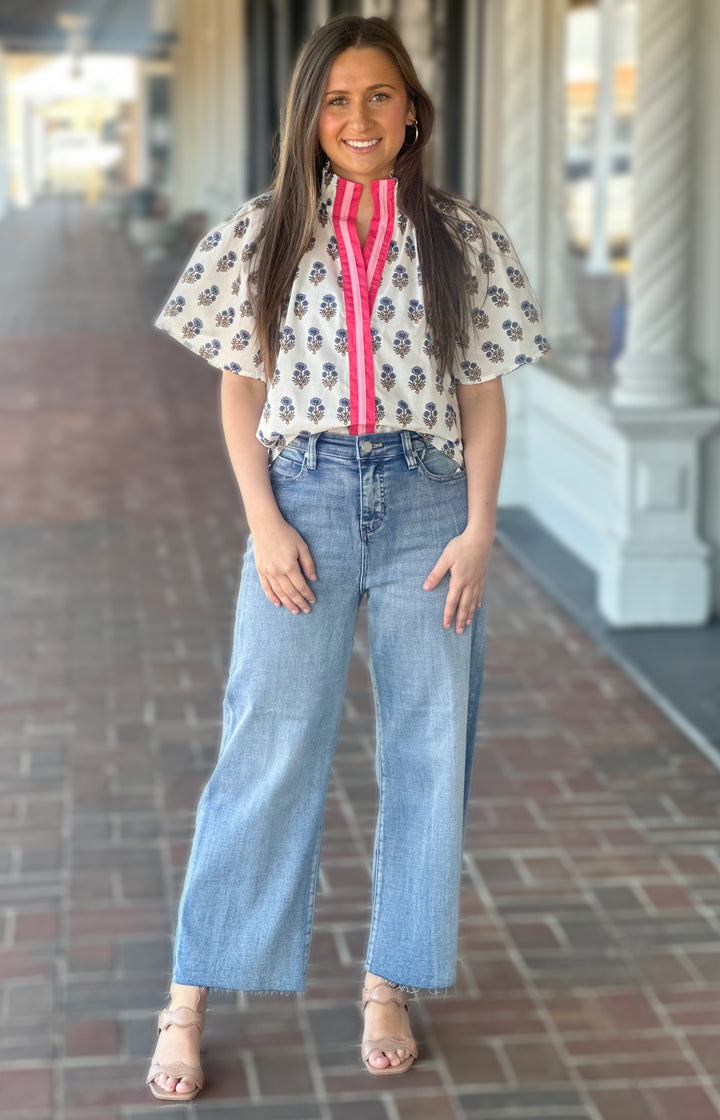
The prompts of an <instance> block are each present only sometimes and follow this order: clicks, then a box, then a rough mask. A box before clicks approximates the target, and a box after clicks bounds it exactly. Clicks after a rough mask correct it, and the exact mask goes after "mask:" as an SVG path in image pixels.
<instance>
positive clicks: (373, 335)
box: [370, 327, 382, 354]
mask: <svg viewBox="0 0 720 1120" xmlns="http://www.w3.org/2000/svg"><path fill="white" fill-rule="evenodd" d="M370 345H371V346H372V352H373V354H377V352H378V350H379V349H380V347H381V346H382V339H381V338H380V332H379V330H378V329H377V327H371V328H370Z"/></svg>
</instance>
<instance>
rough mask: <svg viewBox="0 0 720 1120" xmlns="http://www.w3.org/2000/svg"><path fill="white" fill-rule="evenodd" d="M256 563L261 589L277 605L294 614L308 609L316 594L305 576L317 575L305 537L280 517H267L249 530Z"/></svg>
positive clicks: (308, 610) (315, 577) (313, 576)
mask: <svg viewBox="0 0 720 1120" xmlns="http://www.w3.org/2000/svg"><path fill="white" fill-rule="evenodd" d="M252 534H253V550H254V553H255V567H256V569H257V573H258V576H259V577H260V583H261V585H262V589H263V591H264V592H265V594H266V595H267V597H268V599H269V600H270V602H271V603H274V604H275V606H276V607H280V606H286V607H287V609H288V610H289V611H292V613H293V614H299V613H300V611H303V612H304V613H305V614H309V613H310V607H309V606H308V603H314V602H315V596H314V595H313V593H312V590H311V588H310V587H309V586H308V584H307V581H306V578H305V577H307V579H317V573H316V572H315V565H314V563H313V558H312V556H311V555H310V549H309V548H308V546H307V545H306V543H305V541H304V539H303V538H302V537H301V536H300V534H299V533H298V531H297V529H295V528H294V527H293V526H292V525H291V524H290V523H289V522H288V521H286V520H285V519H284V518H283V517H280V518H277V519H275V518H273V519H272V521H270V522H268V521H267V520H266V521H265V523H264V524H263V525H262V527H261V528H259V527H258V526H257V525H256V526H255V527H254V528H253V530H252Z"/></svg>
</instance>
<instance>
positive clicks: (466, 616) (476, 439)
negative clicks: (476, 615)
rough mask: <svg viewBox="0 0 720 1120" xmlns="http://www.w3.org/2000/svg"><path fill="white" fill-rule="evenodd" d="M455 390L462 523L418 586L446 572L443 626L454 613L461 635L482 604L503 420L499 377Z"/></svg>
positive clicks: (502, 446)
mask: <svg viewBox="0 0 720 1120" xmlns="http://www.w3.org/2000/svg"><path fill="white" fill-rule="evenodd" d="M455 388H456V392H457V402H458V409H459V411H460V423H461V426H462V438H463V456H464V459H465V469H466V471H467V487H468V521H467V526H466V528H465V530H464V531H463V532H462V533H461V534H460V535H459V536H457V537H453V538H452V540H451V541H449V542H448V543H447V545H446V546H445V548H444V549H443V551H442V552H441V554H440V556H439V558H438V561H437V563H436V564H435V566H434V568H433V569H432V571H431V572H429V574H428V576H427V579H426V580H425V583H424V584H423V587H424V588H425V589H426V590H428V591H432V589H433V588H434V587H436V586H437V584H438V583H439V582H440V580H441V579H442V578H443V576H444V575H445V573H446V572H447V571H448V570H449V571H450V587H449V589H448V593H447V598H446V600H445V610H444V612H443V626H444V627H445V629H447V628H448V627H449V626H451V625H452V620H453V615H454V614H455V611H456V610H457V620H456V624H455V629H456V632H457V633H458V634H462V632H463V628H464V626H466V625H469V624H470V623H471V622H472V616H473V610H474V608H475V607H476V606H478V607H479V606H480V604H481V602H482V594H483V587H484V585H485V576H486V574H487V568H488V563H489V561H490V550H491V549H492V543H493V540H494V538H495V519H496V516H497V500H498V491H499V489H500V476H501V474H502V465H503V456H504V454H505V435H506V428H507V419H506V413H505V396H504V394H503V388H502V380H501V378H499V377H496V378H493V380H491V381H486V382H485V383H482V382H480V383H478V384H477V385H464V384H456V387H455Z"/></svg>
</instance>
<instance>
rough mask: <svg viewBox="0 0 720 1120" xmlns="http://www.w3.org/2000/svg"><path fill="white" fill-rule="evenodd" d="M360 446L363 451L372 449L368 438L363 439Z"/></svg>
mask: <svg viewBox="0 0 720 1120" xmlns="http://www.w3.org/2000/svg"><path fill="white" fill-rule="evenodd" d="M360 447H361V448H362V450H363V451H372V442H371V441H370V440H369V439H364V440H363V441H362V443H361V444H360Z"/></svg>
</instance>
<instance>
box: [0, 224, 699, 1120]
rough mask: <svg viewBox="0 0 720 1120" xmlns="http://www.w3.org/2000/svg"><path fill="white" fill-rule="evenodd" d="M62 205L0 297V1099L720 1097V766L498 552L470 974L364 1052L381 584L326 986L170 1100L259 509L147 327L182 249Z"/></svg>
mask: <svg viewBox="0 0 720 1120" xmlns="http://www.w3.org/2000/svg"><path fill="white" fill-rule="evenodd" d="M56 221H57V213H56V211H54V210H53V207H51V206H45V207H44V208H43V209H42V210H41V211H35V212H31V213H28V214H25V215H22V216H20V217H15V218H13V219H12V220H11V221H10V222H8V223H6V224H5V225H4V226H0V253H2V254H3V259H7V255H8V253H10V252H11V251H12V249H13V246H16V245H17V244H19V243H22V244H23V247H24V251H25V253H26V254H27V255H26V256H25V258H24V264H23V269H24V275H23V284H24V285H25V286H24V290H23V291H22V293H20V294H18V292H17V290H13V293H12V295H11V296H10V295H9V294H8V290H7V288H6V289H5V295H6V296H8V298H7V299H6V300H5V302H4V303H3V304H2V319H1V320H0V341H1V344H2V354H3V373H2V400H1V402H0V470H1V471H2V475H3V481H4V486H3V488H2V492H1V493H0V632H1V633H2V635H3V642H2V648H3V653H2V663H1V666H0V690H1V691H0V717H1V718H0V745H1V747H2V751H1V752H0V778H1V781H2V786H1V789H2V792H1V793H0V800H1V802H2V804H1V811H0V820H1V822H2V830H3V835H4V837H5V839H4V842H3V844H2V847H0V884H1V889H2V900H3V907H2V912H1V917H0V975H1V978H2V1002H1V1003H0V1015H1V1023H0V1060H1V1062H2V1065H1V1068H0V1117H2V1116H8V1117H12V1118H13V1120H21V1118H23V1117H25V1118H27V1120H30V1118H32V1120H49V1118H50V1117H53V1118H54V1120H121V1118H127V1120H131V1118H132V1120H145V1118H146V1117H150V1116H156V1115H157V1111H156V1110H157V1109H158V1108H160V1109H162V1110H164V1111H165V1112H169V1114H171V1115H180V1114H182V1115H183V1116H195V1115H201V1114H203V1115H207V1116H210V1117H213V1118H216V1120H230V1118H232V1120H281V1118H282V1120H451V1118H454V1120H455V1118H459V1120H500V1118H501V1117H503V1118H505V1120H511V1118H514V1120H521V1118H526V1120H531V1118H532V1120H541V1118H543V1117H545V1118H549V1120H678V1118H680V1120H685V1118H687V1120H710V1118H718V1117H720V936H719V935H720V916H719V907H720V858H719V857H718V851H717V841H718V838H719V837H720V820H719V817H718V806H719V804H720V778H719V777H718V775H717V773H716V772H715V771H714V770H713V769H712V768H711V766H710V765H709V763H708V762H707V761H706V760H705V759H704V758H703V757H702V756H700V755H699V754H698V753H697V752H696V751H695V750H694V749H693V748H692V747H691V746H690V745H689V744H688V743H687V742H685V741H684V740H683V738H682V737H681V736H680V734H679V733H678V731H677V730H675V728H674V727H673V726H672V725H670V724H669V723H668V722H667V720H666V719H665V718H664V717H662V716H661V715H660V714H659V713H658V712H657V711H656V710H655V709H654V708H653V707H652V706H651V705H650V703H649V702H648V701H647V700H646V699H645V698H644V697H643V696H642V695H641V694H640V693H639V692H638V691H637V690H636V688H635V687H634V686H633V685H631V684H630V683H629V682H628V681H627V680H626V679H625V678H624V677H623V675H622V674H621V673H620V672H619V670H618V669H617V668H616V667H615V666H614V665H613V664H612V663H611V662H609V661H608V660H607V659H606V658H605V657H604V656H603V655H602V654H601V653H600V652H599V650H598V649H597V647H596V646H594V645H593V643H592V642H591V641H590V640H589V639H588V638H587V637H586V636H585V635H584V634H583V632H582V631H580V630H579V629H578V628H577V626H576V625H574V624H573V623H571V622H570V621H569V620H568V619H567V618H566V617H565V616H564V615H563V614H562V613H561V612H560V611H559V610H558V609H557V608H556V607H554V606H553V605H552V604H551V602H550V601H549V599H548V598H547V597H546V596H545V595H544V594H543V593H542V592H541V591H539V590H538V588H537V587H536V586H534V585H533V584H532V583H530V582H529V580H528V578H527V577H526V576H525V575H524V574H523V573H522V572H521V571H520V570H519V568H518V567H517V565H516V564H515V563H514V562H513V561H512V560H511V559H510V558H509V557H508V556H507V555H506V554H505V553H504V552H503V551H502V550H501V549H500V548H499V547H497V546H496V549H495V552H494V555H493V560H492V567H491V573H490V576H489V580H488V586H487V601H488V618H489V624H488V655H487V669H486V678H485V694H484V698H483V703H482V712H481V715H482V718H481V726H480V729H479V742H478V754H477V764H476V770H475V774H474V786H473V798H472V808H471V814H470V821H469V830H468V844H467V851H466V858H465V870H464V887H463V895H462V918H461V943H460V953H461V963H460V967H459V972H458V984H457V991H456V992H455V993H454V994H453V995H451V996H449V997H447V998H445V999H434V1000H433V999H423V1000H419V999H416V1000H415V1001H414V1002H413V1003H412V1004H411V1015H412V1022H413V1027H414V1029H415V1032H416V1036H417V1037H418V1039H419V1041H420V1044H421V1058H422V1060H421V1061H419V1062H418V1064H417V1065H416V1066H415V1067H414V1069H413V1070H412V1071H411V1073H410V1074H409V1075H407V1076H406V1077H400V1078H397V1079H396V1080H395V1081H390V1082H389V1080H388V1079H386V1080H384V1081H378V1080H377V1079H374V1078H372V1077H371V1076H370V1075H369V1074H367V1073H366V1072H365V1071H364V1070H363V1068H362V1067H361V1064H360V1058H359V1045H358V1044H359V1041H360V1035H361V1026H362V1024H361V1015H360V1011H359V1007H358V1005H357V998H358V995H359V989H358V984H357V975H358V971H359V969H360V967H361V963H362V960H363V956H364V948H365V942H366V937H367V932H368V920H369V900H370V886H371V879H370V860H371V853H372V837H373V830H374V822H375V812H376V805H377V802H376V790H375V779H374V773H373V747H374V739H373V736H374V717H373V710H372V696H371V691H370V681H369V674H368V671H367V666H366V662H365V650H366V626H365V612H364V610H363V611H362V612H361V617H360V623H359V626H358V631H357V637H356V646H355V650H354V653H353V661H352V666H351V672H350V678H349V681H348V691H347V697H346V706H345V716H344V721H343V726H342V733H341V736H340V741H339V744H338V750H337V756H336V763H335V768H334V775H333V780H332V784H331V789H330V793H329V797H328V803H327V813H326V817H325V830H324V844H323V853H322V870H321V882H320V891H319V895H318V900H317V908H316V915H315V929H314V936H313V942H312V960H311V966H310V969H309V974H308V990H307V993H306V995H305V996H304V997H294V998H290V999H281V998H279V999H276V1000H273V999H260V998H257V997H256V998H248V997H245V996H243V995H241V994H238V995H237V996H233V995H229V994H228V995H215V996H213V997H212V999H211V1002H210V1009H209V1014H208V1026H207V1031H206V1033H205V1035H204V1036H203V1039H204V1056H203V1062H204V1067H205V1071H206V1077H207V1090H206V1091H205V1092H203V1094H201V1096H200V1097H199V1098H198V1100H197V1101H196V1102H195V1104H194V1105H191V1106H178V1107H175V1106H172V1105H160V1104H156V1103H155V1102H153V1100H152V1098H151V1097H150V1095H149V1091H148V1090H147V1089H145V1088H144V1087H143V1085H142V1081H143V1078H144V1073H145V1070H146V1067H147V1064H148V1061H149V1057H150V1054H151V1053H152V1048H153V1046H154V1027H155V1018H154V1013H155V1011H156V1009H157V1008H159V1007H160V1006H161V1005H162V1002H163V998H164V995H165V993H166V990H167V986H168V983H169V967H170V953H171V928H172V917H173V912H174V907H175V905H176V900H177V897H178V895H179V890H180V887H181V884H182V877H183V873H184V867H185V861H186V858H187V855H188V853H189V842H190V837H191V830H192V824H193V818H194V811H195V806H196V803H197V798H198V796H199V792H200V789H201V788H202V785H203V784H204V781H205V779H206V777H207V775H208V773H209V770H210V769H211V767H212V765H213V762H214V759H215V757H216V751H217V744H218V735H219V730H220V717H221V700H222V689H223V686H224V674H225V666H226V663H227V658H228V655H229V642H230V635H231V626H232V613H233V607H234V597H235V593H236V588H237V581H238V578H239V571H240V558H241V556H242V550H243V547H244V539H245V534H246V526H245V523H244V520H243V516H242V512H241V508H240V505H239V499H238V498H237V496H236V492H235V487H234V482H233V480H232V478H231V475H230V471H229V467H228V465H227V463H226V459H225V455H224V451H223V448H222V443H221V435H220V428H219V423H218V410H217V380H216V375H215V373H214V372H213V371H211V370H210V369H209V367H208V368H206V367H204V366H203V365H201V364H200V362H199V360H197V359H194V358H193V357H192V356H191V355H189V354H185V352H184V351H182V350H181V349H180V348H179V347H178V346H173V345H172V344H171V343H170V342H169V341H168V340H166V339H164V338H163V337H162V336H160V335H159V334H155V333H154V332H151V331H149V330H148V329H147V324H146V321H145V319H146V312H147V316H149V315H150V314H151V312H152V310H153V309H154V307H155V306H156V305H157V304H158V303H159V302H161V300H162V297H163V295H164V292H165V291H166V290H167V287H168V286H169V279H170V276H169V274H167V273H163V272H162V270H160V269H158V268H157V267H156V268H155V271H154V273H153V274H147V273H146V274H144V275H141V274H140V273H139V271H138V266H137V265H135V264H134V262H133V257H132V253H131V251H130V249H129V247H128V246H127V245H126V244H125V243H124V242H123V240H122V238H120V237H119V235H112V236H110V235H108V234H107V233H106V232H105V231H103V230H102V228H101V227H99V226H98V225H97V224H96V222H95V221H94V219H92V218H89V217H87V216H84V215H83V214H82V212H81V211H77V210H74V209H73V208H66V210H65V214H64V218H63V236H62V238H57V239H56V240H55V241H53V240H52V238H51V237H50V234H51V233H52V230H53V228H55V227H54V224H53V223H54V222H55V223H56ZM66 255H67V259H68V260H71V261H72V270H74V276H75V277H77V276H80V275H82V274H83V273H85V275H84V281H83V283H82V285H81V286H80V287H78V288H77V290H75V289H69V288H68V287H67V285H66V286H63V285H62V276H63V261H64V259H65V256H66ZM85 270H87V271H85ZM3 283H4V284H5V285H7V280H5V281H3ZM20 295H21V296H22V298H20ZM148 299H149V300H150V306H148V305H147V301H148ZM63 307H64V309H65V311H64V313H63V314H60V311H62V308H63ZM31 308H35V309H36V311H34V312H32V313H31V310H30V309H31ZM48 308H49V311H48V317H47V319H46V318H45V309H48ZM115 310H117V314H118V316H119V319H120V326H119V327H118V324H117V323H115V322H113V321H112V319H111V318H110V316H111V314H114V312H115ZM44 328H45V329H44ZM85 328H87V330H85ZM181 1108H182V1112H181Z"/></svg>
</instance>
